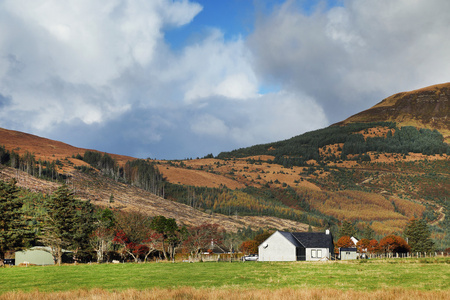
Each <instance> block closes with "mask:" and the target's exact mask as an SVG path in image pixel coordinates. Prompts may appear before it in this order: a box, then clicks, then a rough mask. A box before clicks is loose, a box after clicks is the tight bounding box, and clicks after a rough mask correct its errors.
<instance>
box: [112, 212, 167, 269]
mask: <svg viewBox="0 0 450 300" xmlns="http://www.w3.org/2000/svg"><path fill="white" fill-rule="evenodd" d="M116 221H117V225H116V232H115V236H114V240H113V242H114V243H116V244H119V245H121V251H122V253H123V254H128V255H130V256H131V257H133V259H134V261H135V262H137V261H138V260H139V256H141V255H143V256H145V260H146V259H147V257H148V256H149V255H150V254H151V253H153V252H154V251H156V248H157V246H158V245H159V243H160V240H161V236H162V234H160V233H158V232H157V231H156V230H154V229H152V228H151V227H152V222H153V220H152V218H150V217H148V216H146V215H143V214H140V213H136V212H127V213H125V212H123V213H119V214H117V215H116Z"/></svg>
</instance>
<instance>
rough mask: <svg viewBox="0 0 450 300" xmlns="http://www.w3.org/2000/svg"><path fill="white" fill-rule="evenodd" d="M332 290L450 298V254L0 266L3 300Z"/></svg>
mask: <svg viewBox="0 0 450 300" xmlns="http://www.w3.org/2000/svg"><path fill="white" fill-rule="evenodd" d="M305 293H306V294H305ZM157 295H159V296H158V297H156V296H157ZM233 295H234V296H233ZM275 295H278V296H275ZM327 295H329V298H330V299H331V298H336V297H337V298H347V297H349V298H350V297H351V298H354V297H357V296H358V297H360V296H362V297H364V296H365V297H369V295H371V297H373V296H375V298H378V299H391V297H392V296H395V298H396V299H408V298H409V299H411V297H412V298H416V297H418V298H424V299H449V298H450V258H439V259H435V258H428V259H392V260H381V261H378V260H371V261H354V262H328V263H317V262H316V263H309V262H293V263H255V262H246V263H226V262H220V263H193V264H188V263H148V264H102V265H96V264H92V265H77V266H73V265H65V266H45V267H12V268H3V269H0V299H36V298H48V299H61V298H65V299H78V298H84V299H103V298H109V299H113V298H115V299H126V298H134V299H151V298H152V297H153V296H155V298H154V299H186V298H190V299H230V298H234V299H243V298H247V299H265V298H267V299H269V298H273V297H276V298H280V299H281V298H283V299H294V298H298V297H302V298H308V297H309V298H310V299H322V298H323V299H326V298H327V297H328V296H327ZM377 295H378V296H377ZM383 295H384V296H383ZM269 296H270V297H269ZM53 297H54V298H53ZM140 297H141V298H140ZM403 297H404V298H403Z"/></svg>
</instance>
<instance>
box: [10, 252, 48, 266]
mask: <svg viewBox="0 0 450 300" xmlns="http://www.w3.org/2000/svg"><path fill="white" fill-rule="evenodd" d="M23 263H29V264H32V265H54V264H55V262H54V260H53V256H52V255H51V254H50V252H49V251H48V250H47V251H46V248H45V247H33V248H30V249H28V250H24V251H17V252H16V266H17V265H20V264H23Z"/></svg>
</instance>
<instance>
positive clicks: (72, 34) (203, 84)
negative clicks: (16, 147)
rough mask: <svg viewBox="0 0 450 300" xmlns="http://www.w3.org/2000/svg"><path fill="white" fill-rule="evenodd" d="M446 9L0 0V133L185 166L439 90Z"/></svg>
mask: <svg viewBox="0 0 450 300" xmlns="http://www.w3.org/2000/svg"><path fill="white" fill-rule="evenodd" d="M448 12H450V1H448V0H426V1H425V0H377V1H370V0H324V1H308V0H286V1H284V0H227V1H217V0H197V1H196V0H190V1H188V0H65V1H59V0H33V1H27V0H0V127H2V128H6V129H11V130H19V131H23V132H27V133H32V134H36V135H39V136H42V137H46V138H50V139H54V140H58V141H62V142H65V143H68V144H71V145H73V146H76V147H82V148H88V149H96V150H99V151H105V152H108V153H115V154H122V155H129V156H133V157H138V158H157V159H186V158H196V157H203V156H205V155H207V154H210V153H212V154H213V155H217V154H219V153H220V152H222V151H230V150H233V149H238V148H242V147H247V146H251V145H255V144H261V143H268V142H274V141H279V140H284V139H287V138H290V137H293V136H296V135H299V134H302V133H304V132H307V131H311V130H316V129H320V128H324V127H327V126H329V125H331V124H333V123H336V122H339V121H341V120H344V119H346V118H348V117H349V116H351V115H353V114H355V113H358V112H360V111H362V110H365V109H368V108H370V107H371V106H373V105H375V104H377V103H378V102H380V101H381V100H382V99H384V98H386V97H388V96H390V95H392V94H394V93H397V92H402V91H408V90H413V89H418V88H421V87H425V86H429V85H433V84H438V83H444V82H449V81H450V18H449V17H448Z"/></svg>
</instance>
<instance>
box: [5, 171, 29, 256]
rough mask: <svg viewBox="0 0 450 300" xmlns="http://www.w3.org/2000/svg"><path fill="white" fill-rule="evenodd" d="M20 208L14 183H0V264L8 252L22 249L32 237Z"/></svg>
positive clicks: (17, 189)
mask: <svg viewBox="0 0 450 300" xmlns="http://www.w3.org/2000/svg"><path fill="white" fill-rule="evenodd" d="M22 206H23V201H22V198H21V197H19V188H18V187H17V186H16V181H15V180H14V179H13V180H11V182H9V183H5V182H3V181H0V213H1V215H0V216H1V217H0V262H3V259H4V258H5V253H6V252H7V251H8V250H17V249H21V248H23V247H24V246H25V245H26V243H27V242H28V241H29V240H30V239H31V238H32V236H33V233H32V231H31V230H30V227H29V226H28V225H27V221H26V218H25V216H24V213H23V210H22Z"/></svg>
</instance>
